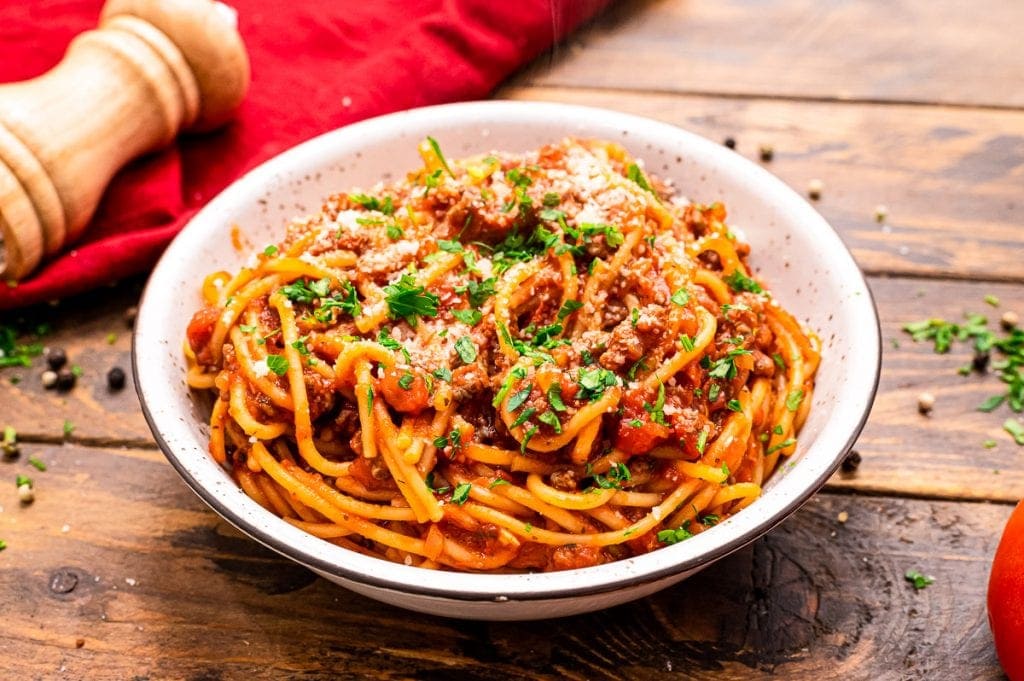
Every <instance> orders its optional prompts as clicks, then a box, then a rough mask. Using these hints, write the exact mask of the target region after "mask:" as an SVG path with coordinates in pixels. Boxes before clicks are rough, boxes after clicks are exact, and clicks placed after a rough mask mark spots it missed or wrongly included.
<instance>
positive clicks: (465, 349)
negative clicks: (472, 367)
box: [455, 336, 477, 364]
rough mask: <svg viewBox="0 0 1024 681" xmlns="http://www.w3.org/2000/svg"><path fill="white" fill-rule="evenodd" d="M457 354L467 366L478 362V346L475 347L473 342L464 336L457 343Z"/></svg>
mask: <svg viewBox="0 0 1024 681" xmlns="http://www.w3.org/2000/svg"><path fill="white" fill-rule="evenodd" d="M455 352H457V353H459V359H461V360H462V361H463V362H464V363H465V364H472V363H473V362H475V361H476V356H477V351H476V346H475V345H473V340H472V339H471V338H470V337H469V336H462V337H461V338H459V339H458V340H456V341H455Z"/></svg>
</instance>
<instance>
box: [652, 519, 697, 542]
mask: <svg viewBox="0 0 1024 681" xmlns="http://www.w3.org/2000/svg"><path fill="white" fill-rule="evenodd" d="M692 536H693V533H692V532H690V521H689V520H687V521H686V522H685V523H683V525H682V527H677V528H676V529H674V530H662V531H660V532H658V541H660V542H661V543H662V544H678V543H679V542H681V541H686V540H687V539H689V538H690V537H692Z"/></svg>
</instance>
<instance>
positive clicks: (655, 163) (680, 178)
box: [134, 101, 881, 620]
mask: <svg viewBox="0 0 1024 681" xmlns="http://www.w3.org/2000/svg"><path fill="white" fill-rule="evenodd" d="M426 135H433V136H434V137H436V138H437V139H438V141H439V142H440V144H441V147H442V149H443V150H444V151H445V153H446V154H447V155H448V156H449V157H461V156H466V155H471V154H478V153H485V152H489V151H492V150H504V151H526V150H529V149H533V148H537V147H539V146H540V145H542V144H545V143H548V142H553V141H557V140H559V139H561V138H562V137H564V136H566V135H575V136H581V137H592V138H604V139H608V140H612V141H615V142H619V143H621V144H623V145H624V146H625V147H626V148H627V149H629V151H631V152H632V153H633V154H634V155H635V156H637V157H639V158H641V159H643V160H644V161H645V163H646V167H647V169H648V170H649V171H650V172H652V173H654V174H657V175H660V176H661V177H665V178H671V179H672V180H674V181H675V183H676V185H677V187H678V188H679V189H680V190H681V192H682V193H683V194H684V195H685V196H687V197H689V198H691V199H693V200H696V201H701V202H711V201H715V200H719V201H723V202H724V203H725V204H726V207H727V209H728V212H729V222H730V224H732V225H734V226H737V227H739V228H740V229H742V231H743V233H744V234H745V235H746V237H747V238H748V240H749V241H750V243H751V245H752V249H753V250H752V257H751V262H752V264H753V266H754V268H755V269H756V270H757V271H758V273H759V274H760V275H762V276H763V277H764V278H765V280H767V282H768V283H769V285H770V286H771V289H772V291H773V292H774V294H775V296H776V297H777V298H778V299H779V300H780V301H781V302H782V304H783V305H784V306H786V307H787V308H788V309H789V310H791V311H793V312H794V313H795V315H796V316H797V318H798V319H800V320H801V321H803V322H806V323H807V324H808V325H809V326H810V327H811V328H813V329H816V330H817V331H818V333H819V335H820V336H821V339H822V341H823V346H824V347H823V357H822V362H821V368H820V369H819V371H818V376H817V388H816V390H815V391H814V402H813V408H812V409H811V412H810V417H809V418H808V420H807V423H806V425H805V426H804V429H803V431H802V432H801V433H800V438H799V446H798V451H797V453H796V454H795V455H794V456H793V457H792V458H791V459H790V461H789V462H787V463H785V464H784V465H783V466H782V468H781V470H779V471H778V472H777V474H776V475H775V476H774V477H773V478H772V479H771V480H770V481H769V483H768V484H767V485H766V486H765V491H764V494H763V496H762V497H761V498H760V499H758V500H757V501H756V502H754V503H753V504H752V505H751V506H750V507H749V508H747V509H746V510H744V511H742V512H741V513H738V514H737V515H736V516H734V517H732V518H729V519H728V520H726V521H724V522H722V523H721V524H719V525H718V526H716V527H714V528H712V529H711V530H710V531H708V532H704V533H701V534H700V535H698V536H696V537H694V538H692V539H689V540H687V541H685V542H681V543H679V544H675V545H673V546H668V547H665V548H662V549H659V550H657V551H654V552H652V553H649V554H646V555H643V556H638V557H636V558H630V559H627V560H622V561H618V562H615V563H611V564H608V565H601V566H598V567H589V568H583V569H579V570H569V571H564V572H555V573H545V574H521V575H489V574H463V573H456V572H438V571H430V570H423V569H420V568H415V567H408V566H404V565H396V564H394V563H389V562H386V561H383V560H379V559H376V558H371V557H367V556H363V555H360V554H358V553H355V552H352V551H348V550H346V549H343V548H340V547H337V546H334V545H332V544H329V543H327V542H324V541H321V540H319V539H317V538H315V537H312V536H310V535H308V534H306V533H304V532H302V531H301V530H298V529H296V528H295V527H292V526H291V525H289V524H287V523H286V522H284V521H283V520H281V519H279V518H278V517H276V516H274V515H273V514H271V513H269V512H267V511H265V510H264V509H263V508H261V507H260V506H259V505H258V504H256V502H254V501H252V500H251V499H250V498H249V497H247V496H246V495H245V494H244V493H242V492H241V491H240V490H239V489H238V487H237V486H236V485H235V483H234V482H232V480H231V479H230V478H229V477H228V474H227V473H226V472H225V471H224V470H223V469H221V468H220V467H219V466H218V465H217V464H216V463H215V462H214V461H213V459H212V458H211V457H210V456H209V454H208V453H207V442H208V440H209V431H208V427H207V425H206V422H207V414H206V413H205V409H204V402H203V401H202V400H197V399H196V398H195V396H194V395H192V394H191V393H190V392H189V390H188V388H187V387H186V385H185V380H184V378H185V362H184V358H183V357H182V353H181V346H182V339H183V338H184V336H185V327H186V325H187V324H188V321H189V319H190V317H191V315H192V313H193V312H194V311H195V310H196V309H197V308H198V307H199V306H200V305H201V299H200V295H199V285H200V282H201V281H202V280H203V277H204V276H205V275H207V274H208V273H210V272H212V271H214V270H220V269H223V270H229V271H234V270H237V269H238V268H239V267H240V266H241V265H242V263H243V262H244V261H245V260H246V259H247V257H248V253H239V252H238V251H236V250H235V249H234V248H233V247H232V245H231V238H230V230H231V227H232V225H235V224H237V225H239V226H241V228H242V231H243V233H244V234H245V235H246V236H247V237H248V238H249V239H250V240H251V241H252V243H253V244H254V245H255V246H257V247H262V245H263V244H265V243H269V242H271V241H276V240H277V239H278V236H279V234H281V233H282V229H283V225H284V223H285V221H286V220H287V219H288V218H289V217H292V216H294V215H297V214H304V213H307V212H315V211H317V210H318V209H319V207H320V205H321V202H322V199H323V198H324V197H325V196H327V195H328V194H330V193H333V192H337V191H344V190H346V189H349V188H351V187H353V186H362V187H368V186H370V185H372V184H374V183H375V182H377V181H378V180H381V179H384V180H388V179H393V178H398V177H401V176H402V173H404V172H406V171H407V170H409V169H411V168H414V167H416V166H417V165H418V163H419V161H418V156H417V153H416V145H417V143H418V142H419V141H420V140H421V139H423V138H424V136H426ZM880 356H881V349H880V337H879V327H878V318H877V314H876V312H875V307H874V304H873V301H872V299H871V294H870V292H869V290H868V287H867V285H866V284H865V281H864V278H863V276H862V274H861V272H860V270H859V269H858V268H857V265H856V263H855V262H854V260H853V257H852V256H851V255H850V253H849V251H848V250H847V249H846V247H845V246H844V245H843V243H842V241H840V239H839V237H838V236H837V235H836V233H835V231H833V230H832V228H831V227H830V226H829V225H828V224H827V223H826V222H825V220H824V219H822V217H821V216H820V215H818V213H817V212H815V211H814V209H812V208H811V207H810V206H809V205H808V204H807V202H805V201H804V200H803V199H802V198H801V197H800V196H798V195H797V194H796V193H795V192H793V191H792V190H791V189H790V188H789V187H787V186H786V185H785V184H783V183H782V182H781V181H780V180H778V179H777V178H775V177H774V176H772V175H771V174H769V173H768V172H766V171H765V170H763V169H762V168H760V167H759V166H757V165H755V164H753V163H751V162H749V161H747V160H745V159H744V158H743V157H741V156H740V155H738V154H736V153H734V152H732V151H730V150H728V149H727V148H725V147H723V146H721V145H719V144H716V143H714V142H711V141H708V140H706V139H704V138H701V137H698V136H697V135H694V134H692V133H689V132H686V131H684V130H680V129H679V128H675V127H673V126H671V125H667V124H665V123H659V122H656V121H652V120H649V119H646V118H640V117H637V116H630V115H626V114H621V113H615V112H612V111H607V110H601V109H592V108H585V107H578V106H565V105H559V104H543V103H532V102H531V103H524V102H502V101H492V102H474V103H467V104H453V105H446V106H437V107H430V108H424V109H416V110H413V111H406V112H402V113H397V114H392V115H389V116H383V117H381V118H375V119H372V120H368V121H365V122H362V123H358V124H355V125H350V126H348V127H345V128H342V129H340V130H335V131H334V132H330V133H327V134H325V135H322V136H320V137H317V138H315V139H313V140H310V141H309V142H306V143H304V144H302V145H300V146H298V147H295V148H294V149H292V150H290V151H287V152H285V153H283V154H281V155H280V156H278V157H276V158H274V159H272V160H270V161H268V162H267V163H264V164H263V165H262V166H260V167H258V168H256V169H255V170H253V171H252V172H250V173H248V174H247V175H246V176H245V177H243V178H242V179H240V180H239V181H237V182H235V183H234V184H233V185H231V186H230V187H229V188H228V189H226V190H225V191H224V192H223V193H222V194H220V196H218V197H217V198H216V199H214V200H213V201H212V202H210V204H209V205H208V206H206V208H204V209H203V210H202V211H201V212H200V213H199V214H198V215H196V217H195V218H194V219H193V220H192V221H191V222H190V223H189V225H188V226H187V227H186V228H185V229H184V230H183V231H182V232H181V234H180V235H179V236H178V237H177V238H176V239H175V240H174V242H173V243H172V244H171V245H170V247H169V248H168V249H167V252H166V253H165V254H164V256H163V258H162V259H161V260H160V263H159V264H158V265H157V266H156V268H155V270H154V271H153V275H152V277H151V278H150V280H149V284H148V285H147V287H146V292H145V295H144V296H143V299H142V304H141V307H140V310H139V316H138V320H137V323H136V331H135V339H134V363H135V377H136V387H137V389H138V392H139V397H140V398H141V400H142V406H143V410H144V411H145V415H146V419H147V420H148V422H149V425H150V428H152V430H153V434H154V435H155V436H156V440H157V442H158V443H159V445H160V447H161V449H163V451H164V453H165V454H166V455H167V458H168V459H170V462H171V463H172V464H173V465H174V467H175V468H176V469H177V470H178V472H179V473H180V474H181V476H182V477H183V478H184V479H185V482H187V483H188V484H189V486H191V487H192V489H193V490H194V491H195V492H196V493H197V494H198V495H199V496H200V497H201V498H202V499H203V500H204V501H205V502H206V503H207V504H209V505H210V506H211V507H212V508H213V509H214V510H215V511H217V512H218V513H219V514H220V515H222V516H223V517H224V518H225V519H226V520H227V521H228V522H230V523H232V524H233V525H235V526H236V527H238V528H239V529H240V530H242V531H243V532H245V533H246V534H248V535H249V536H251V537H252V538H253V539H255V540H257V541H259V542H261V543H262V544H264V545H266V546H267V547H269V548H271V549H273V550H274V551H277V552H278V553H281V554H283V555H285V556H287V557H289V558H291V559H293V560H295V561H297V562H299V563H301V564H303V565H305V566H307V567H309V568H310V569H312V570H314V571H315V572H317V573H318V574H320V575H322V576H323V577H325V578H327V579H330V580H332V581H334V582H337V583H338V584H341V585H342V586H345V587H347V588H349V589H352V590H353V591H356V592H359V593H361V594H364V595H366V596H369V597H371V598H376V599H379V600H381V601H385V602H387V603H392V604H395V605H399V606H402V607H405V608H410V609H412V610H417V611H421V612H427V613H432V614H437V615H444V616H448V617H463V618H474V619H492V620H519V619H536V618H544V617H556V616H562V615H570V614H575V613H580V612H587V611H590V610H596V609H599V608H606V607H609V606H612V605H615V604H618V603H622V602H624V601H628V600H631V599H635V598H640V597H642V596H646V595H647V594H650V593H653V592H655V591H657V590H659V589H663V588H665V587H667V586H669V585H670V584H674V583H676V582H678V581H680V580H682V579H684V578H685V577H687V576H688V575H691V574H693V573H695V572H697V571H698V570H701V569H704V568H707V567H708V566H710V565H711V564H712V563H714V562H715V561H716V560H718V559H719V558H722V557H723V556H725V555H727V554H729V553H731V552H733V551H735V550H736V549H738V548H740V547H742V546H744V545H745V544H747V543H749V542H751V541H753V540H754V539H756V538H757V537H759V536H761V535H762V534H764V533H765V532H767V531H768V530H770V529H771V528H772V527H774V526H775V525H776V524H778V523H779V522H781V521H782V520H783V519H784V518H786V517H787V516H788V515H789V514H791V513H792V512H793V511H794V510H796V509H797V508H798V507H799V506H800V505H801V504H803V503H804V502H805V501H807V499H808V498H809V497H810V496H811V495H813V494H814V493H815V492H816V491H817V490H818V489H819V488H820V487H821V486H822V485H823V484H824V483H825V481H826V480H827V479H828V477H829V476H830V475H831V474H832V473H833V472H834V471H835V469H836V467H837V466H838V465H839V463H840V462H841V461H842V459H843V457H844V456H845V454H846V453H847V451H848V450H849V448H850V447H851V446H852V445H853V442H854V440H855V439H856V437H857V435H858V434H859V432H860V430H861V427H862V426H863V424H864V421H865V419H866V417H867V414H868V411H869V409H870V407H871V403H872V400H873V398H874V393H875V388H876V385H877V381H878V369H879V360H880Z"/></svg>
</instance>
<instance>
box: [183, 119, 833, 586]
mask: <svg viewBox="0 0 1024 681" xmlns="http://www.w3.org/2000/svg"><path fill="white" fill-rule="evenodd" d="M419 151H420V154H421V156H422V158H423V162H424V165H423V167H422V168H419V169H418V170H416V171H414V172H411V173H409V174H408V176H407V177H406V178H405V179H404V180H403V181H400V182H396V183H393V184H391V185H388V186H385V185H383V184H381V185H378V186H376V187H374V188H373V189H372V191H369V192H367V193H361V192H352V193H344V194H339V195H336V196H334V197H331V198H330V199H329V200H328V202H327V203H326V204H325V205H324V207H323V209H322V211H321V212H320V213H319V214H317V215H314V216H311V217H307V218H304V219H298V220H294V221H292V222H291V223H290V224H289V225H288V227H287V231H286V234H285V236H284V238H283V240H282V241H280V242H279V243H276V244H272V245H269V246H267V247H266V249H265V250H263V251H262V252H261V253H258V254H256V255H254V256H253V258H252V259H251V261H250V264H249V265H248V266H246V267H244V268H243V269H242V270H241V271H240V272H238V273H237V274H235V275H233V276H232V275H229V274H228V273H223V272H218V273H216V274H213V275H211V276H210V277H209V278H208V279H207V280H206V282H204V285H203V296H204V298H205V300H206V306H205V307H203V308H202V309H200V310H199V311H198V312H197V313H196V314H195V316H194V317H193V319H192V322H191V323H190V325H189V328H188V342H187V343H186V348H185V351H186V355H187V357H188V360H189V371H188V382H189V385H191V386H192V387H193V388H195V389H199V390H209V391H211V393H212V395H213V397H214V404H213V407H212V410H211V416H210V428H211V436H210V451H211V453H212V455H213V457H214V458H215V459H216V460H217V461H218V462H220V463H221V464H223V465H225V466H226V467H228V468H229V469H230V470H231V472H232V475H233V476H234V478H235V479H236V480H237V482H238V484H239V485H240V486H241V488H242V489H243V490H244V491H245V492H246V493H247V494H248V495H249V496H250V497H252V498H253V499H254V500H255V501H256V502H257V503H259V504H260V505H262V506H264V507H265V508H266V509H267V510H269V511H271V512H272V513H275V514H277V515H279V516H281V517H282V518H284V519H285V520H287V521H288V522H290V523H292V524H293V525H295V526H296V527H299V528H302V529H303V530H305V531H307V532H309V533H311V534H313V535H315V536H317V537H320V538H322V539H323V540H324V541H328V542H331V543H334V544H338V545H340V546H344V547H348V548H350V549H352V550H355V551H359V552H361V553H365V554H370V555H374V556H379V557H381V558H384V559H387V560H393V561H398V562H402V563H405V564H409V565H418V566H422V567H427V568H443V569H455V570H471V571H529V570H559V569H567V568H576V567H585V566H589V565H595V564H599V563H603V562H607V561H611V560H615V559H619V558H623V557H627V556H631V555H636V554H639V553H644V552H647V551H651V550H653V549H656V548H658V547H659V546H663V545H665V544H670V543H675V542H677V541H681V540H684V539H686V538H688V537H690V536H693V535H694V534H697V533H699V532H703V531H705V530H707V529H708V528H709V527H711V526H712V525H714V524H715V523H717V522H719V521H720V520H722V519H724V518H726V517H727V516H729V515H731V514H733V513H736V512H737V511H740V510H741V509H743V508H745V507H746V506H748V505H749V504H751V503H752V502H753V501H754V500H755V499H756V498H757V497H758V496H759V494H760V493H761V486H762V484H763V483H764V481H765V480H766V478H767V477H768V476H769V475H771V474H772V472H773V471H774V470H775V469H776V468H778V466H779V460H780V459H781V458H784V457H787V456H789V455H790V454H791V453H792V452H793V450H794V446H795V443H796V441H795V435H796V433H797V431H798V430H799V429H800V426H801V424H802V423H803V421H804V419H805V418H806V416H807V411H808V408H809V404H810V395H811V390H812V388H813V382H814V374H815V370H816V367H817V364H818V360H819V342H818V340H817V338H816V337H815V336H814V335H813V334H811V333H808V332H805V331H804V330H803V329H801V327H800V325H799V324H798V323H797V322H796V321H795V320H794V319H793V317H792V316H791V315H790V314H788V313H787V312H786V311H785V310H783V309H782V307H780V306H779V305H778V303H777V302H776V301H775V300H774V299H773V298H772V297H771V295H770V294H769V293H768V292H767V291H766V290H765V289H764V288H763V287H762V284H761V283H760V282H758V281H757V280H756V279H755V278H753V277H752V276H751V274H750V271H749V269H748V266H747V255H748V252H749V247H748V246H747V245H746V244H745V243H743V241H741V240H740V239H739V238H738V237H737V235H736V234H734V233H732V232H731V231H730V229H729V227H728V226H727V225H726V223H725V217H726V216H725V209H724V207H723V206H722V205H721V204H719V203H715V204H711V205H701V204H696V203H690V202H687V201H685V200H683V199H680V198H677V197H675V196H674V193H673V191H672V188H671V187H670V186H669V185H667V184H664V183H662V182H660V181H658V180H657V179H656V178H653V177H649V176H647V175H645V174H644V172H643V171H642V170H641V168H640V167H639V165H638V164H637V163H636V162H635V161H634V160H633V159H631V158H630V157H629V156H628V155H627V154H626V152H625V150H624V149H622V148H621V147H619V146H617V145H615V144H611V143H608V142H600V141H585V140H573V139H569V140H565V141H563V142H562V143H559V144H554V145H549V146H545V147H543V148H541V149H539V150H537V151H535V152H532V153H527V154H525V155H512V154H492V155H490V156H486V157H475V158H471V159H467V160H463V161H459V162H455V161H449V160H447V159H446V158H445V157H444V155H443V154H442V152H441V149H440V148H439V146H438V144H437V143H436V141H434V140H433V139H430V138H428V139H427V140H426V141H424V142H423V144H422V145H421V146H420V149H419Z"/></svg>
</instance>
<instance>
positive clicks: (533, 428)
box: [519, 426, 537, 531]
mask: <svg viewBox="0 0 1024 681" xmlns="http://www.w3.org/2000/svg"><path fill="white" fill-rule="evenodd" d="M536 434H537V426H530V429H529V430H527V431H526V433H524V434H523V441H522V443H520V445H519V451H520V453H522V454H525V453H526V445H527V444H528V443H529V442H530V440H531V439H532V438H533V436H534V435H536ZM527 531H529V530H527Z"/></svg>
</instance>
